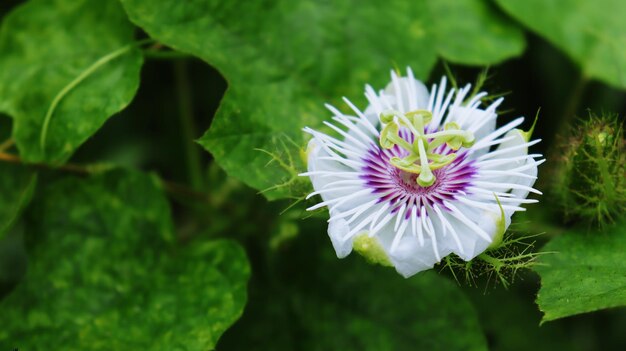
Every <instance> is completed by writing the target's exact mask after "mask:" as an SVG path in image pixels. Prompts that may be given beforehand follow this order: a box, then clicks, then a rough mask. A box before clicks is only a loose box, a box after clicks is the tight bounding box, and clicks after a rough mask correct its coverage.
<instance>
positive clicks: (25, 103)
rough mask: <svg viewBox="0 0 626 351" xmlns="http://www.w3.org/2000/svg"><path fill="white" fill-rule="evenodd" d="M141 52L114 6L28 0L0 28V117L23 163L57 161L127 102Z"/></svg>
mask: <svg viewBox="0 0 626 351" xmlns="http://www.w3.org/2000/svg"><path fill="white" fill-rule="evenodd" d="M142 60H143V59H142V55H141V52H140V51H139V50H138V49H137V48H136V47H134V46H133V26H132V25H131V24H130V23H129V22H128V19H127V18H126V16H125V14H124V11H123V10H122V8H121V6H120V4H119V3H118V2H117V1H99V0H31V1H29V2H27V3H26V4H24V5H22V6H18V7H17V8H15V10H13V11H12V12H11V13H10V14H9V15H7V16H6V17H5V18H4V20H3V23H2V28H1V29H0V111H3V112H6V113H7V114H9V115H11V116H12V117H13V118H14V126H13V137H14V138H15V141H16V143H17V146H18V148H19V150H20V154H21V156H22V158H23V159H24V160H26V161H28V162H42V161H45V162H50V163H61V162H63V161H65V160H67V158H69V157H70V156H71V154H72V153H73V151H74V150H75V149H76V148H77V147H78V146H80V145H81V144H82V143H83V142H84V141H85V140H87V139H88V138H89V137H90V136H91V135H92V134H93V133H95V132H96V131H97V130H98V129H99V128H100V127H101V126H102V124H103V123H104V122H105V121H106V120H107V118H109V117H110V116H111V115H112V114H114V113H116V112H118V111H120V110H121V109H123V108H124V107H125V106H126V105H127V104H128V103H129V102H130V101H131V100H132V98H133V96H134V95H135V92H136V90H137V87H138V84H139V70H140V68H141V64H142Z"/></svg>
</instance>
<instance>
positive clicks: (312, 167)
mask: <svg viewBox="0 0 626 351" xmlns="http://www.w3.org/2000/svg"><path fill="white" fill-rule="evenodd" d="M319 143H320V142H319V141H317V140H315V138H313V139H311V141H309V145H308V147H307V152H308V157H307V169H308V172H318V171H326V172H328V175H324V176H321V175H310V176H309V178H311V183H312V184H313V189H315V190H321V189H323V188H324V187H326V186H327V185H329V184H331V183H333V182H337V181H340V180H345V179H346V178H345V177H341V176H339V174H345V173H349V172H352V173H354V171H353V170H352V169H350V168H348V167H346V166H344V165H343V164H341V163H339V162H337V161H333V160H329V159H324V158H323V157H327V156H330V155H329V154H328V152H326V150H324V148H322V147H321V146H320V145H319ZM334 173H336V174H337V175H333V174H334ZM357 178H358V174H356V173H355V175H354V179H357ZM353 190H354V189H353V188H352V187H346V189H345V190H338V191H336V192H329V193H323V194H321V197H322V200H324V201H330V200H333V199H336V198H339V197H343V196H346V195H349V194H350V193H352V192H353Z"/></svg>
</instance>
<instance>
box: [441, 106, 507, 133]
mask: <svg viewBox="0 0 626 351" xmlns="http://www.w3.org/2000/svg"><path fill="white" fill-rule="evenodd" d="M496 119H497V115H496V114H495V113H494V112H492V111H487V110H483V109H480V108H470V107H465V106H451V107H450V112H449V116H448V119H447V120H446V121H455V122H457V123H458V124H459V126H460V127H461V129H463V130H469V131H472V132H473V133H474V138H475V139H476V140H481V139H482V138H484V137H486V136H487V135H489V134H491V133H492V132H493V131H494V130H496Z"/></svg>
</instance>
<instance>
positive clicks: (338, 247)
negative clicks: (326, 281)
mask: <svg viewBox="0 0 626 351" xmlns="http://www.w3.org/2000/svg"><path fill="white" fill-rule="evenodd" d="M349 232H350V227H349V226H348V222H347V221H346V220H345V219H343V218H340V219H337V220H333V219H332V215H331V220H330V222H329V223H328V236H329V237H330V241H331V242H332V243H333V247H334V248H335V252H336V253H337V257H338V258H344V257H346V256H348V255H349V254H350V252H352V240H353V238H354V237H350V238H347V239H346V238H345V236H346V234H348V233H349Z"/></svg>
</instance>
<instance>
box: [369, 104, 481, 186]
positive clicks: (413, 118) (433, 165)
mask: <svg viewBox="0 0 626 351" xmlns="http://www.w3.org/2000/svg"><path fill="white" fill-rule="evenodd" d="M431 120H432V113H431V112H430V111H427V110H415V111H410V112H407V113H401V112H398V111H393V110H390V111H386V112H383V113H381V114H380V122H381V123H382V125H383V129H382V131H381V132H380V139H379V143H380V146H381V147H382V148H384V149H391V148H393V147H394V146H398V147H399V148H401V149H404V150H405V151H407V152H408V155H406V156H405V157H402V158H400V157H397V156H394V157H392V158H391V159H390V160H389V162H390V163H391V164H392V165H393V166H394V167H396V168H397V169H399V170H401V171H404V172H407V173H410V174H416V175H417V177H416V178H415V181H416V183H417V184H418V185H420V186H422V187H429V186H431V185H433V184H434V183H435V181H436V180H437V178H436V177H435V174H434V173H433V171H434V170H436V169H440V168H442V167H444V166H446V165H448V164H450V163H451V162H452V161H454V159H455V158H456V156H457V155H456V154H455V153H449V154H446V155H441V154H438V153H436V152H435V149H436V148H437V147H439V146H440V145H443V144H444V143H445V144H447V145H448V147H450V148H451V149H452V150H455V151H456V150H458V149H459V148H461V146H463V147H466V148H467V147H471V146H472V145H473V144H474V142H475V139H474V134H473V133H472V132H470V131H465V130H462V129H461V128H460V127H459V125H458V124H457V123H455V122H448V123H446V124H445V125H444V128H443V130H441V131H438V132H434V133H426V131H425V125H427V124H428V123H430V121H431ZM400 127H404V128H406V129H407V130H408V131H409V132H410V133H411V134H412V135H413V138H412V140H413V142H412V143H411V142H409V141H407V140H406V139H405V138H403V137H402V136H400Z"/></svg>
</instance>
